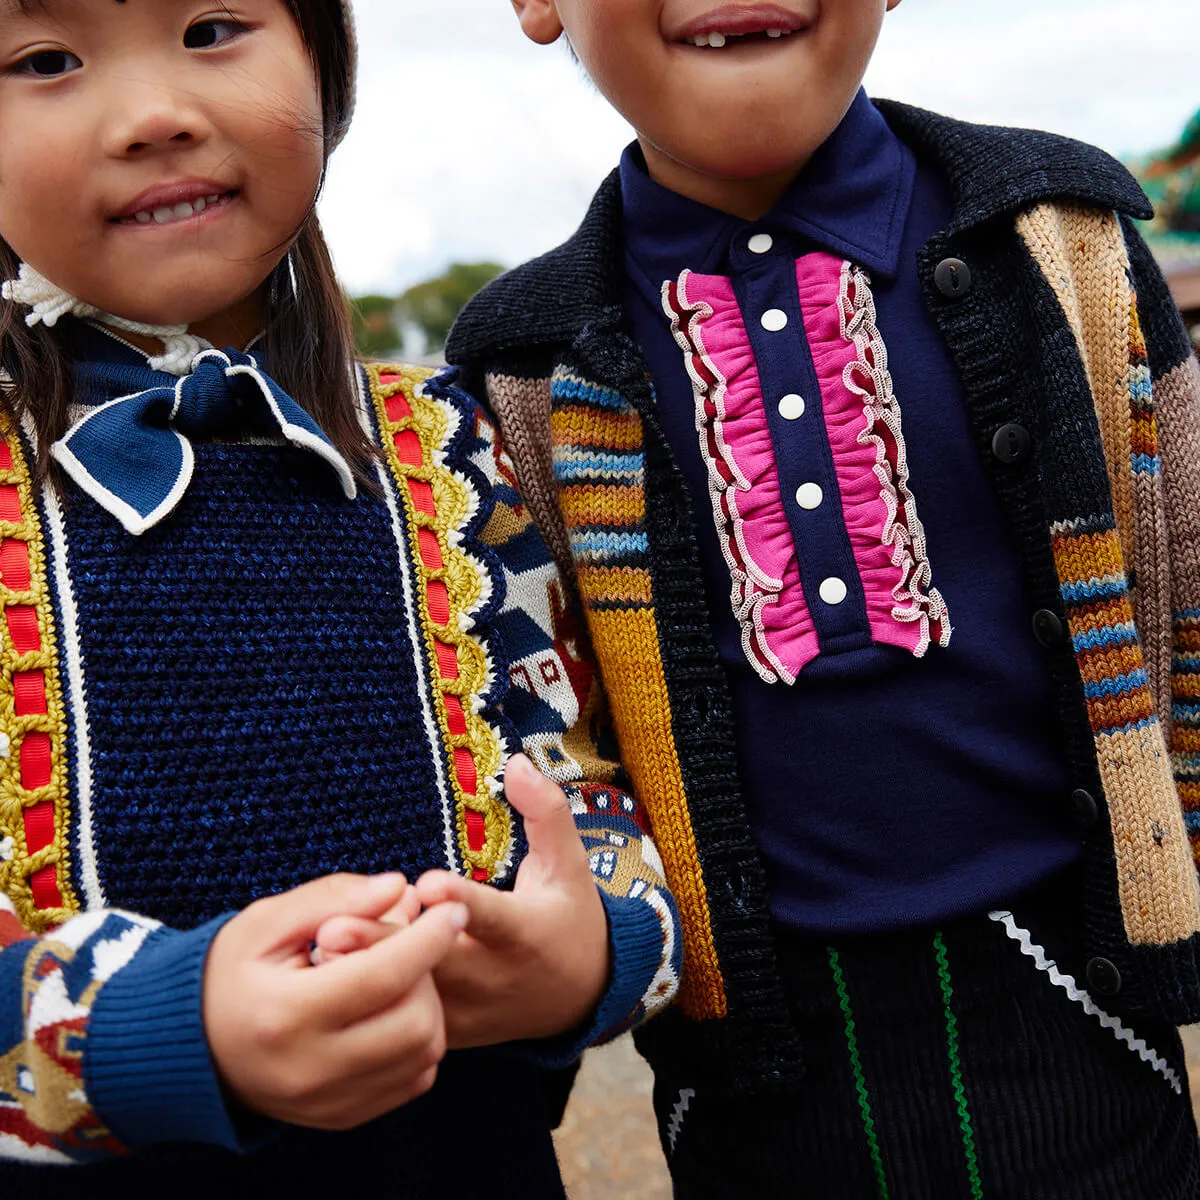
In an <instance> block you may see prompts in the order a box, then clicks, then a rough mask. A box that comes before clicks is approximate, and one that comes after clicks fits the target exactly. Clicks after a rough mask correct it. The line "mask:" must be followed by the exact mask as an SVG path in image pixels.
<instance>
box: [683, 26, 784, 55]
mask: <svg viewBox="0 0 1200 1200" xmlns="http://www.w3.org/2000/svg"><path fill="white" fill-rule="evenodd" d="M791 36H792V30H790V29H764V30H763V31H762V32H761V33H698V34H696V36H695V37H693V38H689V39H688V41H690V42H691V44H692V45H693V46H710V47H712V49H714V50H721V49H723V48H724V47H725V46H727V45H730V44H735V45H736V44H737V43H739V42H765V41H768V40H769V39H772V38H785V37H791Z"/></svg>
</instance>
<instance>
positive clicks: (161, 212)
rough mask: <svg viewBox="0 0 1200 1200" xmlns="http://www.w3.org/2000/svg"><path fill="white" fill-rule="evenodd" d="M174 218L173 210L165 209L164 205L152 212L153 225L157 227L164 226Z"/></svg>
mask: <svg viewBox="0 0 1200 1200" xmlns="http://www.w3.org/2000/svg"><path fill="white" fill-rule="evenodd" d="M174 216H175V212H174V210H173V209H170V208H167V206H166V205H163V207H162V208H156V209H155V210H154V221H155V224H157V225H165V224H166V223H167V222H168V221H170V220H171V219H172V218H173V217H174Z"/></svg>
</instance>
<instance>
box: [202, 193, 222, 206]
mask: <svg viewBox="0 0 1200 1200" xmlns="http://www.w3.org/2000/svg"><path fill="white" fill-rule="evenodd" d="M220 198H221V197H220V196H219V195H217V196H205V197H204V202H205V203H206V204H216V202H217V201H218V200H220Z"/></svg>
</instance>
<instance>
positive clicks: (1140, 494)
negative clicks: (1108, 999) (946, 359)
mask: <svg viewBox="0 0 1200 1200" xmlns="http://www.w3.org/2000/svg"><path fill="white" fill-rule="evenodd" d="M1018 229H1019V231H1020V233H1021V235H1022V238H1023V239H1024V241H1025V244H1026V246H1027V247H1028V248H1029V250H1030V253H1031V254H1032V256H1033V258H1034V261H1035V262H1036V263H1037V265H1038V267H1039V268H1040V269H1041V271H1042V273H1043V275H1044V276H1045V278H1046V280H1047V282H1048V283H1050V285H1051V286H1052V287H1053V288H1054V290H1055V294H1056V296H1057V298H1058V300H1059V303H1060V305H1061V306H1062V308H1063V312H1064V315H1065V316H1066V318H1067V320H1068V323H1069V324H1070V326H1071V329H1072V331H1073V333H1074V334H1075V337H1076V341H1077V345H1078V347H1079V352H1080V357H1081V358H1082V360H1083V362H1084V364H1085V368H1086V369H1087V371H1088V382H1089V385H1090V388H1091V393H1092V403H1093V411H1094V421H1095V424H1094V426H1093V429H1094V430H1095V431H1096V432H1095V433H1094V434H1090V436H1093V437H1094V436H1096V435H1097V434H1098V436H1099V439H1100V441H1101V444H1102V446H1103V449H1104V455H1103V458H1104V465H1105V468H1106V472H1105V474H1106V477H1107V483H1108V489H1107V490H1108V494H1107V495H1105V494H1104V493H1102V492H1097V491H1096V490H1095V489H1094V488H1090V487H1088V486H1087V484H1088V482H1089V481H1088V478H1087V476H1086V474H1084V473H1083V472H1082V471H1080V470H1078V469H1074V470H1072V469H1069V468H1068V463H1069V461H1070V457H1071V456H1074V455H1077V454H1078V448H1077V443H1078V442H1079V441H1080V439H1081V438H1082V437H1085V436H1088V431H1086V428H1079V427H1076V428H1072V427H1071V423H1070V422H1069V420H1067V419H1065V418H1064V419H1063V420H1062V421H1061V423H1056V422H1055V421H1054V420H1053V418H1052V419H1051V421H1050V422H1049V427H1050V435H1049V437H1048V438H1047V445H1046V447H1045V453H1046V454H1047V456H1048V459H1049V462H1050V469H1049V470H1048V471H1047V477H1048V480H1049V483H1050V486H1049V489H1048V490H1049V491H1050V495H1051V497H1052V502H1053V503H1054V504H1055V509H1054V511H1053V515H1052V524H1051V528H1050V534H1051V542H1052V547H1053V552H1054V560H1055V564H1056V566H1057V569H1058V576H1059V584H1060V589H1061V592H1062V598H1063V602H1064V605H1065V607H1066V610H1067V622H1068V627H1069V629H1070V632H1071V637H1072V641H1073V645H1074V649H1075V657H1076V663H1077V665H1078V668H1079V673H1080V676H1081V679H1082V682H1083V688H1084V697H1085V700H1086V703H1087V709H1088V715H1089V719H1090V723H1091V729H1092V735H1093V738H1094V739H1095V743H1096V760H1097V763H1098V766H1099V769H1100V776H1101V779H1102V781H1103V784H1104V794H1105V798H1106V800H1107V802H1108V808H1109V814H1110V819H1111V821H1112V825H1113V834H1114V847H1115V850H1116V856H1117V865H1118V869H1117V883H1118V888H1119V891H1120V896H1121V911H1122V915H1123V918H1124V922H1125V929H1126V933H1127V936H1128V937H1129V940H1130V942H1131V943H1132V944H1134V945H1166V944H1169V943H1171V942H1176V941H1183V940H1185V939H1187V938H1188V937H1190V936H1191V935H1192V934H1194V933H1196V932H1197V930H1200V886H1198V884H1197V877H1196V871H1195V867H1194V860H1193V856H1192V850H1191V843H1190V839H1189V836H1188V829H1187V825H1186V819H1185V816H1184V812H1183V806H1184V805H1186V804H1187V803H1188V801H1189V800H1191V801H1192V803H1194V796H1192V795H1190V794H1189V791H1188V790H1187V788H1188V785H1189V783H1190V782H1191V780H1190V777H1189V769H1190V767H1191V764H1192V763H1193V761H1194V760H1192V759H1190V758H1182V759H1180V758H1178V757H1176V758H1175V759H1174V761H1173V760H1172V757H1171V755H1170V754H1169V753H1168V751H1169V749H1170V748H1171V746H1172V741H1173V738H1174V733H1175V731H1174V728H1173V726H1174V721H1175V719H1176V716H1178V717H1180V718H1183V722H1182V726H1183V728H1186V722H1187V719H1188V718H1189V717H1190V716H1191V712H1190V710H1189V704H1190V703H1191V701H1190V700H1189V697H1188V696H1187V693H1188V692H1190V691H1191V690H1193V688H1194V685H1195V680H1194V678H1193V676H1192V673H1191V670H1190V669H1189V668H1190V663H1189V662H1188V660H1187V659H1186V658H1184V659H1182V660H1181V659H1180V657H1179V656H1178V654H1177V655H1176V658H1175V664H1174V666H1175V669H1174V670H1172V665H1171V661H1170V653H1171V644H1172V635H1171V630H1172V625H1173V624H1174V628H1175V640H1176V642H1179V641H1180V640H1182V641H1183V642H1185V643H1186V641H1187V617H1186V615H1183V614H1186V613H1187V612H1190V611H1192V610H1193V609H1194V608H1196V607H1200V595H1196V596H1195V598H1194V599H1193V600H1192V601H1191V602H1190V603H1187V602H1185V606H1183V607H1182V608H1181V609H1177V610H1176V615H1175V616H1174V620H1173V619H1172V617H1173V615H1172V611H1171V609H1172V603H1173V599H1174V601H1175V602H1178V600H1179V599H1180V598H1181V597H1186V596H1187V595H1189V594H1190V593H1191V588H1190V587H1189V585H1188V580H1187V579H1186V578H1185V577H1181V578H1173V577H1172V576H1173V573H1174V567H1175V564H1174V562H1173V560H1172V552H1173V550H1174V547H1175V546H1176V545H1178V544H1180V543H1181V542H1183V543H1184V544H1186V541H1187V540H1189V539H1192V538H1194V537H1195V535H1196V532H1197V530H1198V513H1200V510H1198V509H1197V507H1196V504H1197V502H1198V501H1200V496H1195V497H1192V498H1191V503H1192V508H1191V512H1190V513H1189V514H1188V516H1187V521H1188V524H1187V525H1186V526H1183V527H1179V526H1177V527H1175V528H1174V529H1172V530H1171V536H1170V539H1169V540H1168V533H1167V529H1168V522H1167V517H1166V513H1167V509H1168V505H1169V504H1170V497H1169V489H1171V488H1172V487H1173V485H1174V483H1175V478H1174V471H1173V468H1174V462H1173V461H1168V462H1167V463H1166V465H1165V467H1164V462H1163V456H1162V454H1161V452H1160V447H1159V439H1158V430H1157V416H1158V410H1159V407H1160V406H1159V404H1158V403H1157V400H1158V397H1157V396H1156V388H1155V386H1154V381H1153V378H1152V373H1151V371H1150V368H1149V361H1148V356H1147V350H1146V343H1145V339H1144V336H1143V332H1142V327H1141V322H1140V318H1139V315H1138V305H1137V295H1136V292H1135V289H1134V284H1133V278H1132V274H1131V267H1130V258H1129V251H1128V248H1127V245H1126V241H1125V238H1124V236H1123V233H1122V230H1121V226H1120V223H1119V221H1118V218H1117V217H1116V215H1115V214H1112V213H1096V212H1092V211H1089V210H1083V209H1076V208H1072V207H1070V206H1064V207H1052V206H1049V205H1043V206H1040V207H1038V208H1036V209H1034V210H1032V211H1031V212H1029V213H1026V214H1024V215H1023V216H1022V217H1021V218H1019V220H1018ZM1165 399H1166V398H1165V397H1164V400H1165ZM1053 403H1054V400H1053V399H1052V400H1051V404H1053ZM1191 403H1192V404H1193V405H1195V404H1196V403H1197V397H1192V398H1191ZM1057 455H1061V458H1060V459H1059V462H1058V463H1057V464H1056V463H1055V456H1057ZM1056 466H1057V468H1058V469H1055V468H1056ZM1185 503H1186V501H1185ZM1189 529H1190V531H1191V532H1190V533H1189V532H1188V531H1189ZM1131 580H1135V581H1136V589H1135V588H1134V587H1133V586H1131ZM1194 583H1200V578H1198V579H1197V580H1195V581H1194ZM1193 586H1194V585H1193ZM1181 667H1182V668H1183V670H1180V669H1179V668H1181ZM1181 692H1182V693H1183V695H1181V694H1180V693H1181ZM1181 768H1182V777H1181V778H1177V777H1176V774H1175V772H1176V771H1179V770H1180V769H1181Z"/></svg>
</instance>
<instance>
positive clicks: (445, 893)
mask: <svg viewBox="0 0 1200 1200" xmlns="http://www.w3.org/2000/svg"><path fill="white" fill-rule="evenodd" d="M504 790H505V795H506V797H507V799H508V802H509V803H510V804H511V805H512V806H513V808H515V809H516V810H517V811H518V812H519V813H520V814H521V815H522V816H523V817H524V819H525V835H526V837H527V838H528V840H529V853H528V855H527V856H526V858H525V861H524V862H522V863H521V866H520V868H519V869H518V871H517V881H516V886H515V888H514V890H513V891H512V892H501V891H497V890H496V889H495V888H491V887H488V886H486V885H485V884H480V883H474V882H471V881H470V880H467V879H464V878H462V877H461V876H458V875H454V874H451V873H450V872H448V871H431V872H429V873H427V874H425V875H423V876H422V877H421V878H420V880H418V881H417V883H416V884H415V885H414V890H415V891H416V893H417V895H418V896H419V897H420V899H421V902H422V903H423V904H424V905H425V906H426V907H427V909H428V910H429V912H437V911H438V909H439V908H440V907H441V906H442V905H443V904H445V903H447V902H454V901H461V902H462V903H463V904H465V905H466V906H467V908H468V909H469V911H470V917H469V920H468V922H467V929H466V932H465V933H464V934H462V935H461V936H460V937H459V938H458V939H457V941H456V943H455V945H454V948H453V949H452V950H451V952H450V953H449V954H447V955H446V957H445V958H443V959H442V960H441V962H440V964H439V965H438V966H437V967H436V968H435V969H434V978H435V979H436V980H437V986H438V992H439V994H440V995H441V999H442V1006H443V1008H444V1011H445V1019H446V1036H447V1040H448V1043H449V1045H450V1047H451V1048H453V1049H459V1048H462V1047H466V1046H482V1045H490V1044H492V1043H495V1042H507V1041H513V1040H515V1039H518V1038H537V1037H550V1036H553V1035H555V1034H559V1033H565V1032H567V1031H568V1030H570V1029H573V1028H574V1027H575V1026H577V1025H579V1024H581V1023H582V1022H583V1021H584V1020H586V1019H587V1017H588V1015H589V1014H590V1013H591V1012H592V1010H593V1009H594V1008H595V1007H596V1005H597V1004H598V1003H599V1001H600V998H601V996H602V995H603V994H604V989H605V986H606V985H607V983H608V971H609V944H608V920H607V918H606V916H605V913H604V904H603V902H602V901H601V899H600V893H599V891H598V889H597V887H596V881H595V879H594V878H593V877H592V871H591V865H590V863H589V862H588V855H587V851H586V850H585V849H584V846H583V842H582V841H581V840H580V838H579V831H578V829H577V828H576V826H575V820H574V818H573V817H572V816H571V810H570V807H569V806H568V804H567V798H566V796H565V795H564V794H563V792H562V789H561V788H559V787H558V786H557V785H556V784H554V783H552V782H551V781H550V780H548V779H546V778H545V776H543V775H542V774H541V773H540V772H539V771H538V770H537V768H536V767H534V765H533V763H531V762H530V761H529V759H528V758H526V757H525V756H524V755H520V754H519V755H516V756H515V757H514V758H513V759H512V760H511V762H510V763H509V764H508V769H507V771H506V772H505V775H504Z"/></svg>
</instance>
